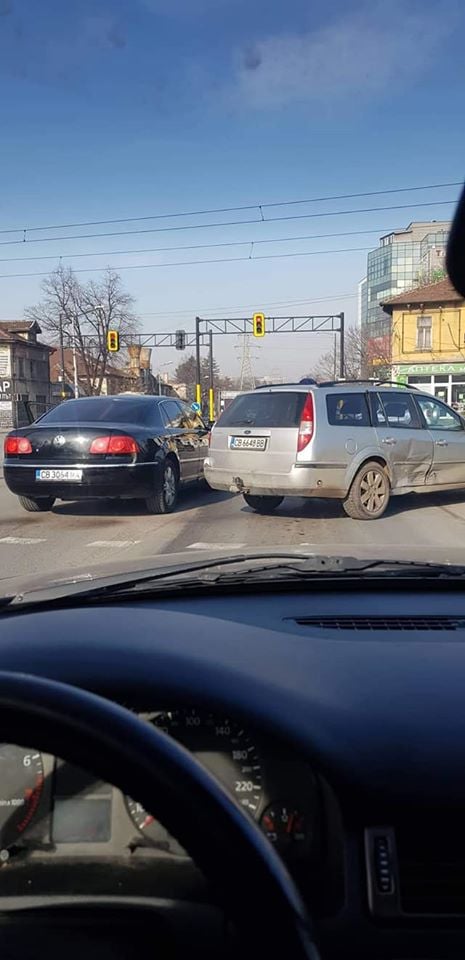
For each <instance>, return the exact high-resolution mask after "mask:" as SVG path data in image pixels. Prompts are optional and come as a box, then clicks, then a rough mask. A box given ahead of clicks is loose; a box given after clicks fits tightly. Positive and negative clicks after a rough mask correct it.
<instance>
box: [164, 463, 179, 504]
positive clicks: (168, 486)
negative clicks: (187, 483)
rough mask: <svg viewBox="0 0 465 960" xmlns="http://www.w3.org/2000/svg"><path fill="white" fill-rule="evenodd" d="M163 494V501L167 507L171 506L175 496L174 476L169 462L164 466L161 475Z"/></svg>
mask: <svg viewBox="0 0 465 960" xmlns="http://www.w3.org/2000/svg"><path fill="white" fill-rule="evenodd" d="M163 494H164V497H165V503H166V504H167V506H168V507H171V505H172V504H173V503H174V501H175V497H176V477H175V475H174V470H173V468H172V467H171V466H170V465H169V464H168V466H166V467H165V475H164V477H163Z"/></svg>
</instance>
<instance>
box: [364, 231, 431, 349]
mask: <svg viewBox="0 0 465 960" xmlns="http://www.w3.org/2000/svg"><path fill="white" fill-rule="evenodd" d="M449 229H450V222H449V221H441V222H437V221H429V222H426V223H411V224H410V225H409V226H408V227H406V228H405V230H395V231H393V232H392V233H388V234H386V236H384V237H381V239H380V242H379V246H378V247H376V249H375V250H370V253H369V254H368V258H367V276H366V289H364V290H363V294H364V295H363V297H361V298H360V300H359V303H360V320H361V327H362V330H363V331H366V333H367V334H368V336H369V337H370V339H371V338H378V337H385V336H386V335H388V334H389V332H390V325H391V318H390V317H389V316H388V314H386V313H385V312H384V310H383V309H382V307H381V303H382V302H383V301H384V300H388V299H389V298H390V297H394V296H396V294H398V293H402V291H403V290H410V289H411V288H412V287H415V286H418V284H420V283H422V282H423V283H424V282H427V280H428V279H429V278H430V277H431V275H432V274H433V273H434V270H435V269H438V268H442V267H443V265H444V256H445V250H446V244H447V238H448V236H449Z"/></svg>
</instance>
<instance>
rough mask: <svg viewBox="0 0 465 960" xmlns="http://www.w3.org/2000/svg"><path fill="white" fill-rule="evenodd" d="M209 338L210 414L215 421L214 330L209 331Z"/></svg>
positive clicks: (210, 417) (211, 419)
mask: <svg viewBox="0 0 465 960" xmlns="http://www.w3.org/2000/svg"><path fill="white" fill-rule="evenodd" d="M209 340H210V365H209V373H210V380H209V384H208V416H209V419H210V421H211V422H213V420H214V419H215V392H214V391H215V388H214V383H213V373H214V371H213V331H212V330H210V332H209Z"/></svg>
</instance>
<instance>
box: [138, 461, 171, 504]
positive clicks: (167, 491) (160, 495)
mask: <svg viewBox="0 0 465 960" xmlns="http://www.w3.org/2000/svg"><path fill="white" fill-rule="evenodd" d="M178 492H179V473H178V468H177V466H176V464H175V462H174V460H167V461H166V463H165V464H164V466H163V473H162V477H161V482H160V485H159V487H158V488H157V490H156V491H155V493H154V495H153V497H147V499H146V501H145V503H146V506H147V510H148V511H149V513H172V512H173V510H174V508H175V506H176V503H177V500H178Z"/></svg>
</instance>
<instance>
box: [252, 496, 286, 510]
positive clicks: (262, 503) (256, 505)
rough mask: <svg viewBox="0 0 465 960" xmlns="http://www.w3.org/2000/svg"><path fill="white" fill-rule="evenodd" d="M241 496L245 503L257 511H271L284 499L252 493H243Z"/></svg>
mask: <svg viewBox="0 0 465 960" xmlns="http://www.w3.org/2000/svg"><path fill="white" fill-rule="evenodd" d="M243 496H244V500H245V502H246V504H247V505H248V506H249V507H252V510H256V512H257V513H272V512H273V510H276V507H279V504H280V503H282V502H283V500H284V497H260V496H254V495H253V494H252V493H244V494H243Z"/></svg>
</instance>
